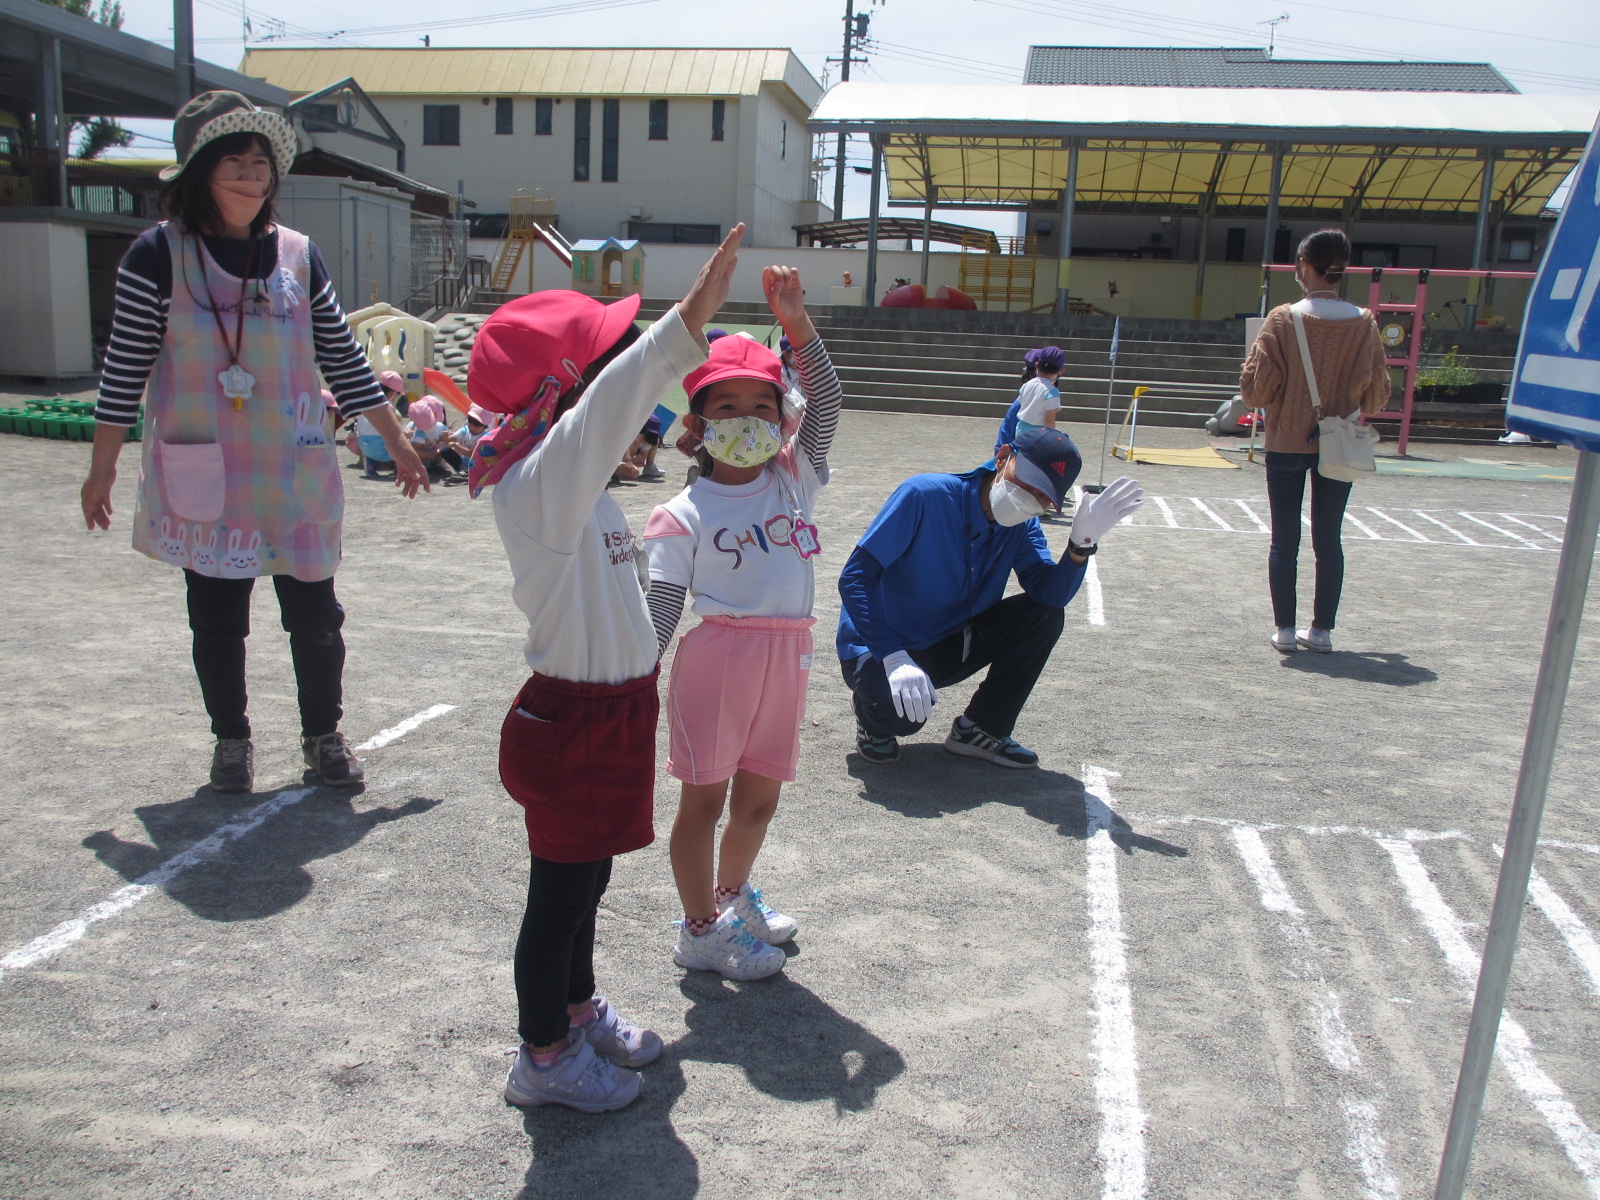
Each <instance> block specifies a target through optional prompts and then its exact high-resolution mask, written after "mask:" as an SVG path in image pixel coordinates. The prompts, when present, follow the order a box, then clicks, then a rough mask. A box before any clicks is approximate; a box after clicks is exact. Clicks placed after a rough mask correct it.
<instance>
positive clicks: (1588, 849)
mask: <svg viewBox="0 0 1600 1200" xmlns="http://www.w3.org/2000/svg"><path fill="white" fill-rule="evenodd" d="M1539 845H1541V846H1555V847H1556V848H1558V849H1561V850H1582V851H1583V852H1584V853H1585V854H1600V846H1592V845H1590V844H1589V843H1588V842H1562V841H1557V840H1556V839H1555V838H1540V839H1539Z"/></svg>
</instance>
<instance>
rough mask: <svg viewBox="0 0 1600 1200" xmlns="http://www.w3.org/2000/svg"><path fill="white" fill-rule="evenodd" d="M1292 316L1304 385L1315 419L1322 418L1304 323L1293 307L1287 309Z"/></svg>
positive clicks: (1320, 395)
mask: <svg viewBox="0 0 1600 1200" xmlns="http://www.w3.org/2000/svg"><path fill="white" fill-rule="evenodd" d="M1289 312H1290V315H1291V316H1293V317H1294V337H1295V341H1297V342H1298V343H1300V365H1301V366H1302V367H1304V368H1305V372H1306V386H1307V387H1308V388H1310V389H1311V408H1312V411H1313V412H1314V413H1315V415H1316V418H1317V420H1319V421H1320V420H1322V393H1321V392H1319V391H1318V390H1317V373H1316V372H1315V371H1313V370H1312V369H1311V347H1310V346H1309V345H1308V344H1307V343H1306V323H1305V318H1303V317H1302V316H1301V315H1300V314H1299V313H1298V312H1297V311H1295V310H1294V309H1292V308H1291V309H1290V310H1289Z"/></svg>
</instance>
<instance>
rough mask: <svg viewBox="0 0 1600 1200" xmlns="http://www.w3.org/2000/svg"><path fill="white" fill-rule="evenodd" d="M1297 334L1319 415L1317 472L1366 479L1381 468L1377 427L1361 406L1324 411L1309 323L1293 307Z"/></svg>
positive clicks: (1345, 479)
mask: <svg viewBox="0 0 1600 1200" xmlns="http://www.w3.org/2000/svg"><path fill="white" fill-rule="evenodd" d="M1289 311H1290V313H1291V315H1293V317H1294V336H1295V340H1296V341H1298V342H1299V343H1300V365H1301V366H1302V367H1304V368H1305V372H1306V386H1307V387H1309V388H1310V389H1311V410H1312V412H1313V413H1314V414H1315V415H1316V418H1317V473H1318V474H1320V475H1321V476H1322V477H1323V478H1324V479H1336V480H1339V481H1341V482H1343V483H1353V482H1354V481H1356V480H1357V479H1367V478H1370V477H1371V476H1373V475H1375V474H1376V473H1377V470H1378V464H1377V460H1376V458H1375V457H1374V455H1373V449H1374V447H1376V446H1377V444H1378V431H1377V430H1375V429H1373V428H1371V427H1370V426H1367V425H1363V424H1362V423H1361V412H1360V410H1359V409H1358V410H1357V411H1356V412H1354V413H1352V414H1350V416H1348V417H1325V416H1323V415H1322V393H1321V392H1319V391H1318V390H1317V375H1316V372H1315V371H1314V370H1312V368H1311V347H1310V346H1309V345H1307V343H1306V323H1305V320H1304V318H1302V317H1301V315H1300V314H1299V313H1298V312H1296V311H1295V310H1294V309H1290V310H1289Z"/></svg>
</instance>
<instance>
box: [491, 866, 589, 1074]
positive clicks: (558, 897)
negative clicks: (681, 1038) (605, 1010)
mask: <svg viewBox="0 0 1600 1200" xmlns="http://www.w3.org/2000/svg"><path fill="white" fill-rule="evenodd" d="M610 882H611V860H610V859H609V858H602V859H600V860H599V861H598V862H586V863H564V862H552V861H550V860H549V859H548V858H540V857H538V856H537V855H533V856H531V858H530V861H529V863H528V907H527V909H526V910H525V911H524V912H523V914H522V931H521V932H520V933H519V934H518V935H517V956H516V961H515V964H514V975H515V979H516V985H517V1032H518V1033H519V1034H521V1036H522V1040H523V1041H525V1042H527V1043H528V1045H530V1046H550V1045H553V1044H555V1043H556V1042H559V1041H561V1040H562V1039H564V1038H565V1037H566V1036H567V1027H568V1024H569V1021H570V1018H569V1017H568V1016H567V1005H569V1004H581V1003H582V1002H583V1001H585V1000H587V999H589V997H591V996H593V995H594V919H595V913H596V912H597V911H598V910H599V908H600V897H602V896H604V895H605V894H606V885H607V884H609V883H610Z"/></svg>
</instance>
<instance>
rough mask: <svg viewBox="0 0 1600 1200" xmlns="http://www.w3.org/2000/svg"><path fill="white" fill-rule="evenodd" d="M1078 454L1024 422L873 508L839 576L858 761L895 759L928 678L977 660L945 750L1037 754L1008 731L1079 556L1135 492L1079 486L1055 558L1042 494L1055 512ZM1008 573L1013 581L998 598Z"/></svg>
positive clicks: (1128, 506)
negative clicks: (960, 465) (974, 461)
mask: <svg viewBox="0 0 1600 1200" xmlns="http://www.w3.org/2000/svg"><path fill="white" fill-rule="evenodd" d="M1082 466H1083V460H1082V458H1081V457H1080V456H1079V454H1078V449H1077V447H1076V446H1074V445H1073V444H1072V439H1071V438H1069V437H1067V435H1066V434H1064V433H1060V432H1057V431H1056V430H1054V429H1042V428H1041V429H1029V430H1027V431H1026V432H1024V433H1022V434H1021V435H1019V436H1017V437H1015V438H1014V440H1013V442H1012V444H1010V445H1005V446H1001V447H999V449H998V450H996V452H995V456H994V458H993V459H992V460H991V461H990V462H988V463H986V464H984V465H983V466H981V467H979V468H978V469H977V470H974V471H968V472H967V473H966V474H963V475H950V474H928V475H913V476H912V477H911V478H910V479H908V480H906V481H905V482H904V483H902V484H901V485H900V486H899V487H898V488H896V489H895V492H894V494H893V495H892V496H890V497H889V499H888V500H887V501H886V502H885V503H884V506H883V507H882V508H881V509H879V510H878V515H877V516H876V517H874V518H873V521H872V524H871V525H869V526H868V527H867V531H866V533H864V534H863V535H862V536H861V540H860V541H859V542H858V543H857V544H856V548H855V550H854V551H852V552H851V555H850V559H849V561H848V562H846V563H845V567H844V572H843V573H842V574H841V575H840V577H839V594H840V596H841V597H842V599H843V607H842V609H841V611H840V613H839V637H838V650H839V666H840V668H841V670H842V671H843V672H844V680H845V682H846V683H847V684H849V685H850V690H851V692H852V694H853V696H852V698H853V701H854V704H855V710H856V748H857V749H858V750H859V751H860V752H861V756H862V757H863V758H865V759H866V760H867V761H868V762H874V763H888V762H894V761H895V760H896V759H897V758H899V757H900V745H899V743H898V742H897V741H896V740H895V739H896V738H901V737H905V736H907V735H908V734H912V733H915V732H916V731H917V730H919V729H921V728H922V726H923V725H924V724H925V723H926V722H927V720H928V717H929V715H930V714H931V713H932V711H933V707H934V705H935V704H936V703H937V700H938V692H937V689H939V688H943V687H948V686H950V685H951V684H953V683H959V682H961V681H962V680H963V679H968V678H971V677H972V676H973V675H976V674H977V673H978V672H979V671H981V670H983V669H984V668H986V667H987V668H988V672H989V673H988V674H987V675H985V676H984V679H983V682H982V683H981V684H979V685H978V690H977V691H976V692H974V693H973V694H972V699H971V700H970V701H969V702H968V703H967V708H966V711H965V712H964V713H962V714H961V715H960V716H958V717H957V718H956V719H955V720H954V721H953V722H952V723H951V726H950V734H949V736H948V737H946V738H945V740H944V747H945V749H946V750H949V751H950V752H951V753H953V754H965V755H968V756H970V757H973V758H981V759H984V760H985V761H987V762H992V763H995V764H996V765H998V766H1002V767H1017V768H1022V767H1036V766H1038V765H1039V756H1038V755H1037V754H1035V753H1034V752H1033V751H1032V750H1029V749H1028V748H1027V747H1025V746H1021V745H1018V744H1017V742H1016V741H1015V740H1014V739H1013V738H1012V737H1011V731H1012V730H1013V729H1014V728H1016V724H1017V717H1018V716H1019V715H1021V713H1022V709H1023V706H1024V705H1026V704H1027V702H1028V697H1029V695H1030V694H1032V692H1033V685H1034V684H1035V683H1037V682H1038V679H1039V674H1040V672H1041V671H1043V670H1044V664H1045V662H1046V661H1047V660H1048V659H1049V657H1050V652H1051V651H1052V650H1053V649H1054V648H1055V644H1056V640H1057V639H1058V638H1059V637H1060V636H1061V629H1062V625H1063V623H1064V617H1063V615H1062V609H1064V608H1065V607H1066V605H1067V602H1068V601H1070V600H1071V599H1072V597H1073V596H1075V595H1076V594H1077V591H1078V585H1079V584H1081V583H1082V582H1083V573H1084V568H1085V567H1086V566H1087V565H1088V562H1089V556H1090V555H1091V554H1093V553H1095V551H1097V550H1098V549H1099V548H1100V540H1101V539H1102V538H1103V537H1104V536H1105V535H1106V533H1107V532H1109V531H1110V529H1111V528H1112V527H1113V526H1114V525H1116V523H1117V522H1118V521H1120V520H1122V518H1123V517H1125V516H1127V515H1128V514H1129V513H1131V512H1133V511H1134V510H1135V509H1137V508H1138V507H1139V506H1140V505H1141V504H1142V503H1144V491H1143V489H1141V488H1140V486H1139V484H1138V482H1137V481H1136V480H1132V479H1128V478H1125V477H1124V478H1120V479H1118V480H1117V481H1116V482H1115V483H1113V484H1111V486H1109V487H1108V488H1106V490H1105V491H1104V492H1102V493H1100V494H1099V495H1098V496H1091V497H1088V498H1086V499H1085V500H1084V502H1083V503H1082V504H1080V505H1079V506H1078V508H1077V511H1076V513H1075V514H1074V516H1073V519H1072V532H1071V533H1070V534H1069V536H1068V547H1067V553H1065V554H1064V555H1062V557H1061V561H1060V562H1057V561H1056V560H1055V559H1054V558H1053V557H1052V556H1051V554H1050V547H1049V545H1048V543H1046V541H1045V537H1044V532H1043V530H1041V529H1040V528H1039V517H1040V516H1041V515H1042V514H1043V513H1044V511H1045V506H1046V505H1049V506H1051V507H1053V508H1054V509H1055V511H1057V512H1060V511H1061V503H1062V500H1063V499H1064V498H1065V496H1066V494H1067V490H1068V489H1069V488H1071V487H1072V483H1073V480H1075V479H1077V477H1078V472H1079V470H1080V469H1081V468H1082ZM1012 572H1015V573H1016V576H1017V581H1018V582H1019V583H1020V584H1021V585H1022V589H1023V590H1022V592H1021V593H1020V594H1019V595H1015V596H1011V597H1010V598H1008V599H1004V600H1002V599H1001V596H1002V595H1004V593H1005V589H1006V581H1007V580H1008V578H1009V577H1010V575H1011V573H1012Z"/></svg>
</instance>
